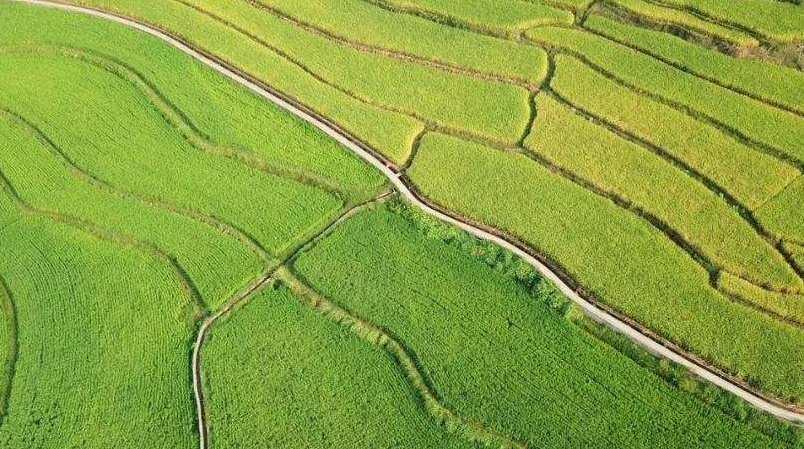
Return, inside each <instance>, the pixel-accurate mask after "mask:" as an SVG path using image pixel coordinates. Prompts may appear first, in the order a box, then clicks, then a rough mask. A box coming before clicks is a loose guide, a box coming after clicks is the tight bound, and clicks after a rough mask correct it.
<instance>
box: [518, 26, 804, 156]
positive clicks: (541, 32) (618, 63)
mask: <svg viewBox="0 0 804 449" xmlns="http://www.w3.org/2000/svg"><path fill="white" fill-rule="evenodd" d="M527 36H528V38H530V39H533V40H534V41H537V42H543V43H545V44H547V45H552V46H555V47H558V48H561V49H563V50H564V51H568V52H570V53H572V54H574V55H576V56H579V57H581V58H584V59H585V60H588V61H590V62H591V63H592V64H594V65H596V66H598V67H600V68H602V69H603V70H605V71H606V72H608V73H611V74H612V75H613V76H614V77H616V78H618V79H621V80H623V81H624V82H625V83H627V84H628V85H631V86H634V87H635V88H636V89H638V91H639V92H640V93H643V94H649V95H653V96H656V97H659V98H662V99H664V100H665V101H669V102H672V103H674V104H677V105H680V106H681V107H682V108H684V109H688V110H690V111H692V112H694V113H695V114H697V115H702V116H705V117H708V118H710V119H712V120H716V121H718V122H720V123H723V124H724V125H726V126H728V127H731V128H732V129H733V130H735V131H737V132H739V133H741V134H742V135H744V136H746V137H748V138H750V139H753V140H756V141H757V142H760V143H761V144H764V145H766V146H769V147H772V148H773V149H775V151H778V152H781V153H785V154H786V155H787V156H788V157H791V158H795V159H796V160H798V161H799V162H800V161H804V118H802V117H800V116H796V115H793V114H791V113H789V112H786V111H781V110H779V109H776V108H773V107H771V106H768V105H767V104H764V103H762V102H759V101H757V100H754V99H752V98H749V97H746V96H744V95H741V94H738V93H735V92H732V91H729V90H726V89H723V88H722V87H720V86H717V85H714V84H711V83H709V82H707V81H705V80H702V79H701V78H698V77H696V76H694V75H691V74H689V73H687V72H684V71H682V70H679V69H676V68H674V67H672V66H669V65H667V64H664V63H662V62H659V61H657V60H655V59H653V58H651V57H650V56H647V55H643V54H639V53H636V52H635V51H633V50H631V49H630V48H628V47H625V46H623V45H620V44H617V43H615V42H611V41H608V40H606V39H604V38H600V37H598V36H595V35H592V34H589V33H585V32H583V31H578V30H572V29H566V28H555V27H543V28H537V29H534V30H531V31H529V32H528V33H527Z"/></svg>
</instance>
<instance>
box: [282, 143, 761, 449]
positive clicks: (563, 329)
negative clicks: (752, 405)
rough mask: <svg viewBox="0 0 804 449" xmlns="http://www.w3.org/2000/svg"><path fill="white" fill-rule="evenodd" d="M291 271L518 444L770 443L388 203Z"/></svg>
mask: <svg viewBox="0 0 804 449" xmlns="http://www.w3.org/2000/svg"><path fill="white" fill-rule="evenodd" d="M425 139H426V137H425ZM294 267H295V268H294V269H295V270H297V271H298V273H299V274H300V276H301V277H302V278H303V279H304V280H305V281H306V282H308V283H310V285H311V286H312V287H313V288H315V289H317V290H319V291H320V292H321V293H322V294H323V295H324V296H326V297H327V298H328V299H330V300H332V301H334V302H335V303H337V304H338V305H340V306H342V307H344V308H346V309H347V310H350V311H351V312H352V313H354V314H356V315H357V316H360V317H362V318H363V319H365V320H368V321H369V322H372V323H374V324H375V325H376V326H378V327H379V328H382V329H388V330H389V333H391V334H392V335H394V336H396V337H397V338H399V339H400V340H401V341H402V342H403V344H404V346H405V347H407V348H409V349H410V350H411V351H412V352H413V353H414V354H415V357H416V360H418V361H419V363H420V364H421V367H422V369H423V371H424V372H425V375H426V376H427V378H428V380H429V383H430V384H431V385H432V386H433V388H434V389H435V391H436V392H437V394H438V396H439V397H440V398H442V400H443V401H444V403H445V404H446V405H447V406H448V407H450V408H452V409H454V410H455V411H456V412H457V413H460V414H463V415H464V416H465V417H467V418H469V419H473V420H476V421H478V422H480V423H482V424H484V425H486V426H489V427H491V428H496V429H506V430H507V432H509V434H510V435H511V436H512V438H514V439H516V440H519V441H522V442H523V443H524V444H525V445H527V446H529V447H545V446H546V447H588V446H590V445H601V446H611V447H685V446H686V445H689V444H693V442H695V444H703V445H705V446H706V447H734V446H735V445H737V446H740V447H752V446H754V445H757V447H759V445H762V444H772V443H771V442H770V441H768V440H766V439H765V438H764V437H762V436H760V435H758V434H755V433H753V432H746V429H745V428H740V427H735V426H734V423H733V422H730V421H729V420H726V419H723V417H722V416H719V414H718V413H717V412H714V411H713V410H711V409H708V408H707V407H706V406H702V405H701V404H699V403H696V402H694V401H693V400H692V399H691V398H689V397H687V396H684V395H683V394H681V393H680V392H679V391H678V390H673V389H672V388H670V387H668V386H667V385H666V384H663V383H661V382H658V381H657V379H656V378H655V377H653V376H651V375H647V373H645V372H644V371H642V369H641V368H639V367H638V366H637V365H635V364H634V363H633V362H631V361H630V360H628V359H626V358H625V357H624V356H622V355H621V354H619V353H617V352H615V351H614V350H612V349H611V348H609V347H607V346H605V345H604V344H602V343H600V342H599V341H596V340H595V339H594V338H592V337H591V336H590V335H588V334H586V333H584V332H583V331H581V330H580V329H578V328H575V327H574V326H572V325H570V323H569V321H567V320H565V319H564V318H563V317H562V316H561V315H559V314H556V313H555V312H554V311H553V310H551V309H550V308H549V307H548V306H547V305H546V304H545V303H544V302H543V300H544V298H543V297H539V296H536V297H534V296H531V295H530V294H528V293H527V292H526V291H525V290H524V289H523V288H522V287H521V286H520V285H519V284H517V283H516V282H514V281H513V280H511V279H508V278H505V277H503V276H500V275H499V274H498V273H496V272H495V271H494V269H493V268H491V267H489V266H488V265H487V264H486V263H485V262H483V261H482V260H478V259H472V258H468V257H467V255H466V253H464V252H463V251H462V250H460V249H458V248H456V247H453V246H450V245H446V244H445V243H444V241H442V240H440V239H437V238H431V237H428V236H427V235H426V233H423V232H422V231H421V230H420V229H417V227H416V226H415V225H414V226H412V225H411V223H410V222H408V221H407V219H405V218H403V217H400V216H398V215H396V214H394V213H393V212H391V211H389V210H387V209H383V208H379V209H376V210H372V211H368V212H364V213H362V214H359V215H357V216H355V217H353V218H351V219H349V220H348V221H346V222H345V223H343V224H342V225H341V226H340V227H339V228H337V229H336V230H335V231H334V232H333V233H332V234H331V235H330V236H329V237H327V238H325V239H324V240H322V241H321V242H319V243H318V245H317V246H315V247H314V248H312V249H311V250H310V251H309V252H307V253H305V254H303V255H302V256H301V257H300V258H299V259H298V260H297V261H296V262H295V264H294ZM533 404H539V405H538V407H534V406H533ZM715 428H717V429H721V430H718V431H712V429H715ZM657 445H658V446H657Z"/></svg>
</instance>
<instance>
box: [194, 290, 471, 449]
mask: <svg viewBox="0 0 804 449" xmlns="http://www.w3.org/2000/svg"><path fill="white" fill-rule="evenodd" d="M203 366H204V375H205V376H206V381H205V389H206V391H207V392H208V414H209V417H210V423H209V429H210V437H211V439H210V443H211V445H212V446H213V447H238V448H242V449H250V448H263V447H266V446H276V447H287V448H310V447H344V448H345V447H350V448H352V447H354V448H358V447H367V446H368V444H367V442H371V444H370V445H371V447H378V448H391V447H402V446H404V447H417V448H447V447H450V448H466V447H471V446H470V445H469V444H467V443H463V441H462V440H461V439H460V438H459V437H457V436H452V437H450V436H449V435H448V434H447V433H446V430H445V429H443V428H441V427H439V426H438V425H437V423H436V421H435V420H433V419H432V418H431V417H430V416H428V415H427V414H426V412H425V411H424V410H422V409H421V407H420V405H419V403H418V398H417V397H416V396H415V395H414V394H413V390H412V389H411V388H410V386H409V385H408V379H406V378H405V376H404V375H403V374H402V372H401V371H400V370H399V369H398V368H397V366H396V365H395V364H394V363H393V361H392V360H391V359H390V358H389V357H387V356H386V355H385V354H384V353H383V351H382V350H380V349H379V348H375V347H373V346H372V345H369V344H367V343H365V342H363V341H361V340H360V339H358V338H356V337H355V335H354V334H353V333H352V332H350V331H349V330H348V329H347V328H346V327H343V326H339V325H338V324H337V323H334V322H332V321H329V320H327V319H326V318H324V317H323V316H321V315H320V314H318V313H316V312H314V311H313V309H312V308H311V307H310V306H308V305H307V304H306V300H305V299H303V298H300V297H297V296H295V295H293V293H291V292H290V291H289V290H288V289H287V288H286V287H277V288H275V289H266V290H263V291H262V292H260V293H259V294H258V295H257V296H255V297H254V298H252V299H250V300H249V303H248V304H246V305H244V306H243V307H241V308H239V309H237V310H236V311H235V312H234V313H233V315H232V316H231V317H230V318H228V319H227V321H226V322H223V323H220V324H216V325H215V327H214V328H213V330H212V334H211V337H210V339H209V341H208V342H207V344H206V345H205V347H204V363H203ZM401 445H402V446H401Z"/></svg>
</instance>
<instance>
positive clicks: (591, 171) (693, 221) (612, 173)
mask: <svg viewBox="0 0 804 449" xmlns="http://www.w3.org/2000/svg"><path fill="white" fill-rule="evenodd" d="M537 108H538V111H539V112H538V115H537V117H536V121H535V123H534V125H533V130H532V131H531V133H530V137H529V138H528V140H526V141H525V147H526V148H528V149H529V150H531V151H533V152H535V153H537V154H539V155H540V156H542V157H544V158H546V159H547V160H548V161H550V162H551V163H552V164H554V165H556V166H558V167H560V168H562V169H564V170H567V171H568V172H570V173H573V174H575V175H576V176H578V177H580V178H581V179H584V180H586V181H587V182H589V183H591V184H592V185H595V186H598V187H599V188H600V189H602V190H603V191H606V192H609V193H611V194H612V195H614V196H617V197H620V198H623V199H624V200H625V201H627V202H629V203H632V204H633V205H634V206H636V207H638V208H640V209H642V210H645V211H646V212H647V213H649V214H652V215H654V216H656V217H658V219H659V220H661V221H662V222H664V223H666V224H667V226H668V227H669V228H671V229H673V230H675V231H676V232H678V234H679V235H680V236H681V238H683V239H685V240H687V241H689V242H690V243H691V245H692V246H693V247H696V248H698V249H699V250H700V251H701V252H702V253H703V254H704V255H705V256H706V257H707V258H708V259H710V260H712V261H713V262H714V263H715V264H717V265H720V266H722V267H724V268H726V269H728V270H730V271H733V272H734V273H737V274H740V275H741V276H743V277H746V278H749V279H753V280H754V281H755V282H758V283H759V284H760V285H771V286H774V287H775V288H779V289H794V290H801V287H802V281H801V279H799V278H798V277H797V275H796V273H795V272H794V271H793V270H791V269H790V268H789V267H788V266H787V264H786V262H785V260H784V259H783V258H782V256H781V255H779V254H778V253H777V252H776V251H775V249H774V248H773V247H772V246H771V245H770V244H768V243H766V242H765V241H764V239H763V238H762V237H761V236H760V235H759V234H757V232H756V231H755V230H754V229H752V228H751V226H749V224H748V223H746V222H745V221H744V220H743V218H742V217H740V215H739V214H738V213H737V211H735V210H733V209H731V208H730V207H729V206H728V205H727V204H726V203H725V202H723V201H722V200H721V198H719V197H718V196H716V195H715V194H714V193H713V192H711V191H709V190H708V189H707V188H706V187H705V186H704V185H703V184H700V183H697V182H695V181H694V180H693V179H692V178H690V177H689V176H687V175H686V174H685V173H684V172H683V171H681V170H678V169H676V168H675V167H673V166H672V165H670V164H668V163H667V162H666V161H665V160H663V159H662V158H660V157H659V156H657V155H655V154H653V153H652V152H650V151H648V150H647V149H645V148H643V147H641V146H639V145H636V144H634V143H632V142H629V141H627V140H625V139H622V138H620V137H618V136H617V135H616V134H614V133H612V132H610V131H608V130H606V129H605V128H603V127H601V126H597V125H596V124H594V123H591V122H589V121H588V120H585V119H584V118H583V117H581V116H579V115H577V114H575V113H573V112H572V111H571V110H570V109H568V108H567V107H565V106H563V105H562V104H561V103H559V102H558V101H556V100H554V99H553V98H551V97H549V96H543V95H540V96H538V97H537Z"/></svg>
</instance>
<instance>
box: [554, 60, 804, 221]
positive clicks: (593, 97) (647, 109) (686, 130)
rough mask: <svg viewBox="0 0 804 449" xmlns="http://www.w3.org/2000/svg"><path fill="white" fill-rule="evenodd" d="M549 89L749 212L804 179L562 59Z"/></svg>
mask: <svg viewBox="0 0 804 449" xmlns="http://www.w3.org/2000/svg"><path fill="white" fill-rule="evenodd" d="M555 62H556V69H555V75H554V76H553V80H552V82H551V83H550V87H551V88H552V89H553V90H554V91H555V92H556V93H558V94H559V95H560V96H561V98H563V99H565V100H566V101H568V102H569V103H570V104H572V106H573V107H576V108H579V109H581V110H583V111H585V112H587V113H589V114H592V115H593V116H595V117H598V118H600V119H601V120H604V121H606V122H607V123H610V124H611V125H612V126H615V127H617V128H619V129H622V130H625V131H626V132H628V133H631V134H632V135H634V136H636V137H638V138H640V139H644V140H645V141H647V142H650V143H652V144H654V145H656V146H657V147H659V148H661V150H663V151H665V152H667V153H669V154H670V155H671V156H672V157H674V158H676V159H678V160H680V161H682V162H683V163H685V164H687V165H688V166H690V167H691V168H693V169H695V170H696V171H698V172H700V173H701V174H702V175H704V176H706V177H707V178H708V179H711V180H712V181H713V183H715V184H716V185H718V186H720V187H721V188H722V189H723V190H724V191H726V192H728V193H729V194H730V195H732V196H734V197H735V198H736V199H737V200H739V201H740V202H742V203H743V204H744V205H745V206H746V207H748V208H750V209H753V208H754V207H756V206H758V205H760V204H763V203H764V202H765V201H767V200H768V199H769V198H771V197H773V196H774V195H776V194H777V193H779V191H781V190H782V189H784V187H785V186H786V185H787V184H788V183H789V182H790V181H792V180H793V179H794V178H796V177H797V176H799V175H800V172H799V171H798V170H796V169H795V168H793V167H791V166H789V165H787V164H785V163H783V162H781V161H779V160H778V159H776V158H773V157H771V156H768V155H766V154H763V153H760V152H758V151H755V150H754V149H753V148H750V147H748V146H746V145H744V144H742V143H740V142H739V141H737V140H735V139H734V138H732V137H730V136H728V135H724V134H723V133H721V132H720V131H719V130H718V129H717V128H715V127H713V126H710V125H707V124H705V123H701V122H699V121H696V120H694V119H693V118H691V117H690V116H688V115H686V114H684V113H682V112H679V111H678V110H676V109H673V108H671V107H669V106H666V105H664V104H662V103H659V102H656V101H654V100H651V99H650V98H646V97H644V96H642V95H639V94H637V93H636V92H634V91H632V90H630V89H628V88H626V87H623V86H621V85H620V84H617V83H615V82H613V81H611V80H610V79H608V78H606V77H605V76H603V75H601V74H599V73H597V72H596V71H594V70H592V69H591V68H590V67H588V66H587V65H585V64H583V63H581V62H580V61H578V60H577V59H575V58H573V57H570V56H566V55H558V56H557V57H556V58H555Z"/></svg>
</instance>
